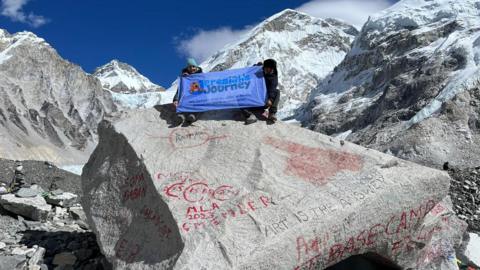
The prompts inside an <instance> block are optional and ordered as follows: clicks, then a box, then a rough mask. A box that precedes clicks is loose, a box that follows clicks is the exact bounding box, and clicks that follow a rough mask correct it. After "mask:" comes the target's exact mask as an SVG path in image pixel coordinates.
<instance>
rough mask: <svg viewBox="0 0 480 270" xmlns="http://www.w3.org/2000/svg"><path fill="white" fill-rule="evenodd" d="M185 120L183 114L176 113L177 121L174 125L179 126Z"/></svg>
mask: <svg viewBox="0 0 480 270" xmlns="http://www.w3.org/2000/svg"><path fill="white" fill-rule="evenodd" d="M185 120H186V117H185V115H183V114H178V115H177V123H176V125H177V126H179V125H181V124H183V123H185Z"/></svg>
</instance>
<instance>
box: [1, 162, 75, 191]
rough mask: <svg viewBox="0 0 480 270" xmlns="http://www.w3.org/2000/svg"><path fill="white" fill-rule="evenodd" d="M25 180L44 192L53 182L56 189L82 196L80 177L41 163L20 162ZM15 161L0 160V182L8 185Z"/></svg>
mask: <svg viewBox="0 0 480 270" xmlns="http://www.w3.org/2000/svg"><path fill="white" fill-rule="evenodd" d="M22 165H23V172H24V173H25V180H26V182H27V183H29V184H34V183H35V184H38V185H39V186H41V187H42V188H43V189H45V190H49V187H50V185H51V184H52V183H53V182H55V184H56V185H57V187H58V188H60V189H62V190H64V191H68V192H71V193H74V194H77V195H79V196H81V195H82V188H81V183H80V176H79V175H76V174H73V173H70V172H67V171H64V170H62V169H59V168H57V167H55V166H53V165H48V163H45V162H43V161H34V160H27V161H22ZM14 169H15V161H13V160H7V159H1V158H0V182H4V183H6V184H9V183H10V181H11V180H12V178H13V174H14Z"/></svg>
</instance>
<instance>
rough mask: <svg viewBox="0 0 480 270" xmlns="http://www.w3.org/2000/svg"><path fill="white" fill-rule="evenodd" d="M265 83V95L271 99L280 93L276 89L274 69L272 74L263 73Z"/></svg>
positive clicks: (276, 78)
mask: <svg viewBox="0 0 480 270" xmlns="http://www.w3.org/2000/svg"><path fill="white" fill-rule="evenodd" d="M265 84H266V86H267V97H268V99H270V100H271V101H273V100H275V98H276V97H277V96H278V95H279V94H280V92H279V91H278V75H277V73H276V71H275V72H274V73H273V74H265Z"/></svg>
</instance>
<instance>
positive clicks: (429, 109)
mask: <svg viewBox="0 0 480 270" xmlns="http://www.w3.org/2000/svg"><path fill="white" fill-rule="evenodd" d="M479 67H480V1H478V0H403V1H400V2H398V3H397V4H395V5H394V6H392V7H390V8H389V9H387V10H384V11H382V12H380V13H378V14H376V15H374V16H372V17H371V18H370V19H369V21H368V22H367V23H366V24H365V25H364V27H363V29H362V31H361V33H360V34H359V35H358V36H357V38H356V40H355V42H354V45H353V48H352V50H351V51H350V52H349V53H348V55H347V56H346V57H345V59H344V60H343V62H342V63H341V64H340V65H339V66H338V67H337V68H336V70H335V72H334V73H333V74H332V75H331V76H329V77H328V78H327V79H326V80H325V81H324V83H323V84H322V85H321V86H320V87H319V88H317V89H316V90H315V91H314V92H313V93H312V95H311V101H310V103H309V105H308V106H306V107H305V108H304V110H303V111H302V112H303V114H302V115H301V116H300V118H303V119H304V120H306V121H304V124H305V125H307V126H309V127H310V128H312V129H315V130H317V131H320V132H324V133H327V134H336V135H339V136H341V137H344V138H347V139H348V140H351V141H353V142H356V143H359V144H362V145H365V146H369V147H372V148H376V149H378V150H381V151H385V152H390V153H393V154H394V155H397V156H399V157H402V158H405V159H409V160H413V161H417V162H421V163H424V164H427V165H441V164H443V163H444V162H447V161H450V164H453V165H460V166H478V160H480V147H478V145H479V142H480V90H479V87H480V69H479Z"/></svg>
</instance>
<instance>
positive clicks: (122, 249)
mask: <svg viewBox="0 0 480 270" xmlns="http://www.w3.org/2000/svg"><path fill="white" fill-rule="evenodd" d="M114 250H115V257H117V258H119V259H121V260H123V261H125V262H126V263H127V264H130V263H132V262H133V261H135V260H136V259H137V256H138V254H139V253H140V251H141V250H142V247H141V246H140V245H139V244H138V243H136V242H134V241H129V240H127V239H124V238H122V239H119V240H118V242H117V244H116V245H115V249H114Z"/></svg>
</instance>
